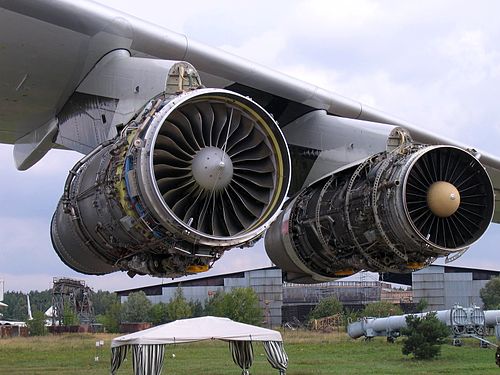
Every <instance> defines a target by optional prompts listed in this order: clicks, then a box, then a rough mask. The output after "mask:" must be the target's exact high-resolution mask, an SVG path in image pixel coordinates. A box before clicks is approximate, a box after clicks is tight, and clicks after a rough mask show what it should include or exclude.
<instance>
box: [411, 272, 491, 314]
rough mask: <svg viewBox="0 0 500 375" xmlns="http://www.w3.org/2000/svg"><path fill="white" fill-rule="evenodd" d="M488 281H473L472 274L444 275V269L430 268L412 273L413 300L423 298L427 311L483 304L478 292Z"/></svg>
mask: <svg viewBox="0 0 500 375" xmlns="http://www.w3.org/2000/svg"><path fill="white" fill-rule="evenodd" d="M487 282H488V280H473V277H472V272H460V273H458V272H457V273H446V272H445V267H442V266H431V267H429V268H425V269H423V270H420V271H417V272H414V273H413V276H412V283H413V300H414V301H415V302H418V301H420V300H421V299H423V298H425V299H426V300H427V302H428V303H429V306H428V309H429V310H446V309H450V308H452V307H453V305H455V304H459V305H461V306H464V307H469V306H471V305H472V304H476V305H478V306H481V305H482V304H483V302H482V300H481V297H480V295H479V291H480V290H481V289H482V288H483V287H484V286H485V285H486V283H487Z"/></svg>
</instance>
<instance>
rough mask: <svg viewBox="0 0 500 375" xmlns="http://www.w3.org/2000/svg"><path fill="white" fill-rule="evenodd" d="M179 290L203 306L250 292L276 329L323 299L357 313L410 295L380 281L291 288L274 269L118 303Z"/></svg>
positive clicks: (151, 289) (149, 290) (155, 288)
mask: <svg viewBox="0 0 500 375" xmlns="http://www.w3.org/2000/svg"><path fill="white" fill-rule="evenodd" d="M179 287H181V288H182V292H183V294H184V297H185V298H186V299H187V300H188V301H192V302H196V301H200V302H201V303H202V304H205V303H206V302H207V300H208V299H209V298H210V297H211V296H213V295H214V294H215V293H217V292H219V291H221V292H230V291H231V290H232V289H233V288H244V287H250V288H252V289H253V290H254V291H255V293H256V294H257V296H258V297H259V302H260V306H261V308H262V311H263V319H262V321H263V324H264V325H266V326H269V327H276V326H280V325H281V324H282V323H283V322H290V321H296V320H300V321H305V320H307V316H308V314H309V312H310V311H311V310H312V309H313V308H314V306H316V305H317V304H318V302H319V301H321V300H322V299H323V298H326V297H330V296H336V297H337V298H338V299H339V300H340V301H341V302H342V303H343V305H344V306H345V307H347V308H349V309H350V310H360V309H362V308H363V307H364V306H365V305H366V304H367V303H371V302H376V301H380V300H386V301H389V302H392V303H397V304H400V303H411V291H409V290H407V291H404V290H400V289H394V288H393V287H392V286H391V284H389V283H384V282H380V281H333V282H328V283H320V284H310V285H302V284H291V283H286V282H283V279H282V272H281V270H280V269H279V268H277V267H268V268H261V269H254V270H248V271H242V272H234V273H229V274H224V275H217V276H206V277H198V278H194V279H190V280H185V281H174V282H169V283H164V284H157V285H152V286H148V287H142V288H136V289H127V290H122V291H118V292H117V294H118V295H119V296H120V298H121V302H122V303H123V302H125V301H126V299H127V296H128V295H129V294H130V293H132V292H138V291H143V292H144V293H145V294H146V295H147V296H148V298H149V299H150V301H151V302H152V303H159V302H164V303H168V302H169V301H170V300H171V299H172V297H173V296H174V295H175V292H176V290H177V288H179Z"/></svg>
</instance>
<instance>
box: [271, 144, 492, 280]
mask: <svg viewBox="0 0 500 375" xmlns="http://www.w3.org/2000/svg"><path fill="white" fill-rule="evenodd" d="M493 211H494V195H493V188H492V185H491V181H490V179H489V177H488V175H487V173H486V171H485V170H484V168H483V166H482V165H481V164H480V163H479V162H478V160H477V159H476V158H475V157H474V156H473V155H471V154H470V153H469V152H466V151H463V150H461V149H459V148H456V147H451V146H425V145H415V144H411V143H410V144H406V145H402V146H400V147H399V148H397V149H396V150H394V151H392V152H383V153H379V154H376V155H374V156H372V157H370V158H368V159H366V160H365V161H364V162H363V163H361V164H359V165H357V166H353V167H351V168H347V169H344V170H341V171H339V172H336V173H334V174H333V175H332V176H330V177H328V178H324V179H322V180H320V181H318V182H316V183H314V184H312V185H311V186H309V187H307V188H306V189H304V190H303V191H301V192H300V193H299V194H298V195H297V196H296V197H295V198H294V199H293V201H291V202H290V203H289V204H288V206H287V207H286V208H285V210H284V211H283V212H282V213H281V214H280V216H279V217H278V218H277V219H276V221H275V222H274V223H273V224H272V226H271V227H270V229H269V230H268V232H267V234H266V240H265V241H266V250H267V253H268V255H269V257H270V258H271V260H273V262H274V263H275V264H276V265H278V266H279V267H280V268H282V269H283V270H284V271H285V274H286V279H287V280H288V281H291V282H302V283H307V282H321V281H327V280H332V279H335V278H338V277H342V276H346V275H349V274H352V273H354V272H357V271H360V270H369V271H374V272H399V273H402V272H411V271H413V270H416V269H420V268H422V267H424V266H426V265H428V264H429V263H431V262H432V261H434V259H435V258H436V257H440V256H447V257H449V258H451V257H457V256H459V255H461V254H462V253H463V252H464V251H465V250H467V249H468V247H469V246H471V245H472V244H473V243H474V242H475V241H477V240H478V239H479V237H481V235H482V234H483V233H484V232H485V230H486V228H487V227H488V225H489V223H490V221H491V218H492V215H493Z"/></svg>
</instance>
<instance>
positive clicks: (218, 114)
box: [52, 89, 290, 277]
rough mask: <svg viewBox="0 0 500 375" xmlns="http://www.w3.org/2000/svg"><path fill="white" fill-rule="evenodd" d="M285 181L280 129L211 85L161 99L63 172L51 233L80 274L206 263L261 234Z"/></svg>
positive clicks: (170, 269)
mask: <svg viewBox="0 0 500 375" xmlns="http://www.w3.org/2000/svg"><path fill="white" fill-rule="evenodd" d="M289 180H290V160H289V154H288V148H287V145H286V142H285V140H284V138H283V135H282V134H281V131H280V129H279V127H278V126H277V124H276V123H275V121H274V120H273V119H272V117H271V116H270V115H269V114H268V113H267V112H266V111H265V110H264V109H262V108H261V107H260V106H259V105H258V104H256V103H255V102H253V101H252V100H251V99H249V98H246V97H243V96H241V95H239V94H236V93H233V92H230V91H227V90H217V89H198V90H194V91H190V92H186V93H183V94H180V95H172V96H166V97H160V98H158V99H156V100H154V101H153V102H151V103H150V104H149V105H148V106H147V107H146V108H145V109H144V111H143V112H142V114H141V115H140V116H138V117H137V118H136V119H135V120H133V121H132V122H131V123H129V124H128V125H127V126H126V127H125V129H124V130H123V132H122V134H121V136H120V137H119V138H118V139H116V140H114V141H113V142H112V143H109V144H107V145H103V146H101V147H99V148H98V149H96V150H95V151H94V152H93V153H92V154H90V155H89V156H88V157H86V158H85V159H84V160H83V161H81V162H79V163H78V164H77V166H75V168H74V169H73V170H72V171H71V174H70V176H69V178H68V181H67V184H66V188H65V193H64V195H63V198H62V199H61V202H60V203H59V206H58V208H57V211H56V213H55V215H54V219H53V222H52V241H53V244H54V247H55V249H56V251H57V253H58V254H59V255H60V257H61V259H62V260H63V261H64V262H65V263H66V264H68V265H69V266H70V267H72V268H74V269H75V270H77V271H79V272H83V273H89V274H102V273H108V272H113V271H115V270H119V269H121V270H127V271H130V272H131V274H133V273H142V274H152V275H158V276H160V275H161V276H172V277H173V276H179V275H185V274H189V273H194V272H199V271H204V270H207V269H208V268H209V267H210V266H211V265H212V263H213V262H214V261H215V260H217V259H218V258H219V257H220V256H221V255H222V253H223V251H224V250H226V249H229V248H231V247H234V246H248V245H251V244H252V243H253V241H254V240H255V239H256V238H258V237H259V236H260V235H261V234H262V233H263V231H264V230H265V229H266V228H267V227H268V225H269V223H270V222H272V220H273V219H274V218H275V217H276V215H277V214H278V213H279V210H280V209H281V205H282V203H283V201H284V199H285V198H286V195H287V190H288V186H289Z"/></svg>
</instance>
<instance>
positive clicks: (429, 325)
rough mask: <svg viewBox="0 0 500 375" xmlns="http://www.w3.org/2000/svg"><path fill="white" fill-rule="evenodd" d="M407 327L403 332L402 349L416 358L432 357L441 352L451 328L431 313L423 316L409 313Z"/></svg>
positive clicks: (405, 353)
mask: <svg viewBox="0 0 500 375" xmlns="http://www.w3.org/2000/svg"><path fill="white" fill-rule="evenodd" d="M406 325H407V327H406V328H403V329H402V330H401V334H402V335H404V336H407V337H406V338H405V339H403V347H402V349H401V351H402V352H403V354H404V355H409V354H413V356H414V358H415V359H432V358H435V357H437V356H438V355H439V354H440V353H441V344H443V343H444V340H445V339H446V338H447V337H448V335H449V334H450V330H449V328H448V327H447V326H446V325H445V324H444V323H443V322H441V321H439V320H438V318H437V317H436V313H429V314H427V315H425V316H423V317H417V316H415V315H409V316H407V317H406Z"/></svg>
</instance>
